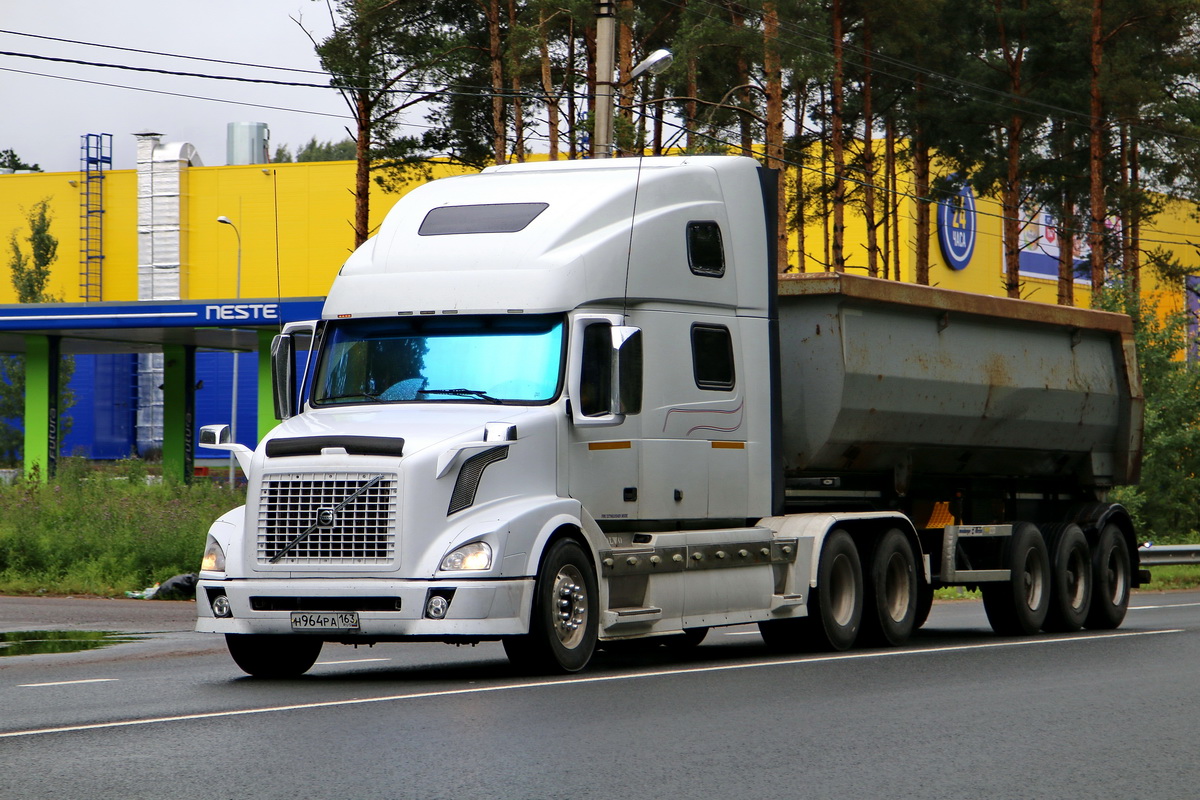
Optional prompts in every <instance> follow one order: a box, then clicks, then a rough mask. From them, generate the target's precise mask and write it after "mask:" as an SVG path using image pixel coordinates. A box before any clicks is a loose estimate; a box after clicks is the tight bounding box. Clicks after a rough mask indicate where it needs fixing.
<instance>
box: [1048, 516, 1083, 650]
mask: <svg viewBox="0 0 1200 800" xmlns="http://www.w3.org/2000/svg"><path fill="white" fill-rule="evenodd" d="M1043 535H1044V536H1045V538H1046V547H1047V548H1048V549H1049V551H1050V609H1049V610H1048V611H1047V612H1046V623H1045V624H1044V625H1042V628H1043V629H1044V630H1047V631H1054V632H1061V633H1070V632H1071V631H1077V630H1079V629H1080V628H1082V627H1083V623H1084V621H1085V620H1086V619H1087V616H1088V609H1089V608H1090V607H1091V602H1092V552H1091V549H1090V548H1089V547H1088V543H1087V537H1086V536H1084V535H1083V529H1082V528H1080V527H1079V526H1078V525H1076V524H1074V523H1067V524H1064V525H1053V526H1049V527H1047V528H1046V529H1045V530H1044V531H1043Z"/></svg>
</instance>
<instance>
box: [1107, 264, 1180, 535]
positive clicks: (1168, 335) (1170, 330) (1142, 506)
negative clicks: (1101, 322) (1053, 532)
mask: <svg viewBox="0 0 1200 800" xmlns="http://www.w3.org/2000/svg"><path fill="white" fill-rule="evenodd" d="M1162 258H1163V257H1162V254H1161V253H1160V254H1157V255H1156V259H1155V260H1158V259H1162ZM1179 267H1180V265H1178V264H1171V263H1169V262H1168V261H1166V260H1165V259H1163V261H1162V263H1161V268H1162V270H1163V271H1164V272H1165V271H1170V270H1174V271H1176V272H1178V271H1179ZM1100 305H1101V306H1103V307H1105V308H1108V309H1109V310H1114V311H1122V312H1125V313H1128V314H1130V315H1132V316H1133V317H1134V320H1135V327H1134V338H1135V341H1136V344H1137V352H1138V365H1139V368H1140V369H1141V373H1142V391H1143V393H1144V394H1145V398H1146V407H1145V426H1144V429H1143V430H1144V432H1143V441H1142V450H1143V457H1142V475H1141V481H1140V482H1139V483H1138V484H1137V485H1136V486H1123V487H1120V488H1119V489H1118V490H1116V491H1115V492H1114V495H1115V498H1114V499H1116V500H1117V501H1118V502H1121V503H1124V504H1125V505H1126V506H1127V507H1128V508H1129V509H1130V510H1131V512H1132V513H1133V514H1134V518H1135V519H1136V521H1137V522H1138V527H1139V529H1140V530H1141V531H1142V535H1143V536H1145V537H1147V538H1150V539H1152V540H1153V541H1156V542H1160V543H1169V542H1189V541H1197V540H1198V539H1197V537H1198V536H1200V504H1197V503H1196V497H1197V496H1198V494H1200V367H1198V365H1197V363H1196V360H1195V358H1194V357H1193V358H1191V359H1189V358H1187V357H1185V356H1186V355H1187V354H1188V352H1189V351H1191V352H1192V353H1193V355H1194V352H1195V347H1196V340H1195V338H1194V336H1193V335H1192V334H1191V332H1190V331H1189V327H1190V325H1189V322H1191V320H1189V315H1188V314H1187V313H1186V312H1182V311H1181V312H1178V313H1175V314H1168V315H1160V314H1159V313H1157V311H1158V310H1157V308H1156V307H1155V306H1154V304H1152V303H1148V302H1145V301H1143V300H1142V299H1141V298H1139V297H1137V296H1136V295H1133V294H1131V293H1129V292H1126V291H1124V288H1123V287H1121V286H1120V285H1117V286H1115V287H1113V288H1111V289H1110V290H1108V291H1107V292H1105V293H1104V294H1103V295H1102V297H1101V301H1100Z"/></svg>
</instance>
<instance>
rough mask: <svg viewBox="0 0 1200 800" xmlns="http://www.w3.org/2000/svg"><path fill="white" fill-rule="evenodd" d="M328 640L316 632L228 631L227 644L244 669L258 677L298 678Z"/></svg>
mask: <svg viewBox="0 0 1200 800" xmlns="http://www.w3.org/2000/svg"><path fill="white" fill-rule="evenodd" d="M323 644H324V642H322V641H321V640H320V639H317V638H315V637H312V636H288V635H286V634H259V633H227V634H225V646H226V647H228V648H229V655H231V656H233V660H234V663H236V664H237V665H238V666H239V667H241V669H242V672H245V673H246V674H247V675H252V676H254V677H255V678H295V677H298V676H300V675H303V674H304V673H306V672H308V670H309V669H310V668H312V665H313V664H315V663H316V662H317V656H319V655H321V647H322V645H323Z"/></svg>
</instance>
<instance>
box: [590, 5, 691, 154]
mask: <svg viewBox="0 0 1200 800" xmlns="http://www.w3.org/2000/svg"><path fill="white" fill-rule="evenodd" d="M616 35H617V15H616V9H615V7H614V4H613V3H612V2H611V0H599V1H598V2H597V3H596V118H595V131H594V137H593V138H594V139H595V144H594V146H593V147H592V156H593V157H594V158H609V157H611V156H612V149H613V110H614V102H613V90H614V88H616V87H617V86H624V85H625V83H628V82H629V81H632V80H634V79H636V78H638V77H640V76H641V75H642V74H643V73H646V72H649V73H650V74H651V75H657V74H659V73H660V72H662V71H663V70H664V69H666V68H667V67H669V66H671V62H672V61H673V60H674V56H672V55H671V51H670V50H655V51H654V52H653V53H651V54H650V55H649V56H647V57H646V58H644V59H642V61H640V62H639V63H638V65H637V66H636V67H634V68H633V70H632V71H631V72H630V73H629V78H628V80H626V81H624V82H622V83H619V84H618V83H617V82H615V81H613V79H612V77H613V70H614V69H615V68H616V66H615V64H616V52H615V44H616Z"/></svg>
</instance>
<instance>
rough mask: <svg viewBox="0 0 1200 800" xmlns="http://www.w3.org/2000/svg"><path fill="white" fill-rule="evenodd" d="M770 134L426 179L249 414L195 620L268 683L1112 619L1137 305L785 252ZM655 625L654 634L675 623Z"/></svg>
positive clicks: (209, 434)
mask: <svg viewBox="0 0 1200 800" xmlns="http://www.w3.org/2000/svg"><path fill="white" fill-rule="evenodd" d="M773 175H774V173H772V172H770V171H768V170H765V169H761V168H760V167H759V166H758V164H757V163H756V162H755V161H753V160H750V159H746V158H736V157H713V156H708V157H686V158H648V159H616V160H605V161H582V162H580V161H575V162H554V163H529V164H512V165H506V166H500V167H494V168H491V169H487V170H484V171H483V172H482V173H481V174H479V175H471V176H464V177H455V178H447V179H442V180H437V181H433V182H430V183H428V184H426V185H423V186H421V187H419V188H417V189H415V190H414V191H412V192H411V193H409V194H407V195H406V196H404V197H403V198H402V199H401V200H400V201H399V202H398V203H397V204H396V206H395V207H394V209H393V210H392V211H391V212H390V213H389V214H388V216H387V218H386V220H385V221H384V223H383V225H382V227H381V228H380V230H379V233H378V235H376V236H375V237H373V238H372V239H371V240H369V241H368V242H367V243H366V244H364V245H363V246H362V247H361V248H359V249H358V250H357V251H356V252H354V253H353V254H352V255H351V256H350V258H349V260H347V262H346V264H345V265H344V266H343V267H342V269H341V271H340V272H339V274H338V276H337V278H336V280H335V281H334V283H333V286H332V288H331V290H330V292H329V296H328V298H327V300H326V302H325V306H324V311H323V313H322V318H321V319H320V320H317V321H314V322H312V323H305V324H303V325H299V324H293V325H290V326H289V327H288V328H286V329H285V330H284V331H283V332H282V333H281V334H280V335H279V336H278V337H277V338H276V341H275V345H274V348H273V354H272V358H273V363H274V367H275V376H274V385H275V396H276V409H277V412H278V415H279V417H280V418H281V419H283V420H284V421H283V423H282V424H281V425H279V426H278V427H277V428H276V429H275V430H274V431H272V432H271V434H270V435H268V436H267V437H266V438H265V439H264V440H263V441H262V442H261V443H260V444H259V445H258V447H257V449H255V450H254V451H250V450H249V449H248V448H246V447H243V446H240V445H237V444H233V443H230V442H229V437H228V429H227V427H226V426H206V427H205V428H204V429H203V430H202V432H201V441H202V443H204V444H206V445H207V446H210V447H214V448H216V449H225V450H229V451H232V452H234V453H235V454H236V455H237V457H238V458H239V460H240V462H241V465H242V468H243V469H244V471H245V473H246V475H247V478H248V485H247V502H246V505H245V506H244V507H241V508H238V509H235V510H233V511H231V512H229V513H227V514H225V515H224V516H223V517H221V518H220V519H219V520H217V521H216V522H215V523H214V524H213V526H212V528H211V530H210V535H209V537H208V541H207V546H206V550H205V554H204V561H203V565H202V570H201V573H200V581H199V588H198V594H197V600H198V602H197V608H198V612H199V619H198V624H197V630H199V631H206V632H211V633H220V634H224V635H225V636H226V640H227V643H228V647H229V650H230V653H231V655H232V656H233V658H234V660H235V661H236V662H237V664H238V666H240V667H241V668H242V669H243V670H245V671H246V672H247V673H249V674H251V675H257V676H290V675H297V674H301V673H303V672H305V671H306V670H308V669H309V668H310V667H311V666H312V664H313V663H314V661H315V659H316V658H317V655H318V653H319V652H320V650H321V648H322V644H323V642H341V643H344V644H374V643H376V642H396V641H431V640H436V641H445V642H451V643H459V644H462V643H474V642H480V641H488V640H500V641H502V642H503V644H504V648H505V651H506V653H507V654H508V656H509V658H510V659H511V660H512V661H513V662H514V663H516V664H517V665H519V666H520V667H522V668H525V669H534V670H540V671H565V672H570V671H575V670H580V669H583V668H584V667H585V666H586V665H587V664H588V662H589V661H590V660H591V658H592V656H593V653H594V651H595V649H596V648H597V647H606V646H615V645H616V643H620V642H625V641H630V640H636V639H644V640H648V643H663V644H671V645H688V644H695V643H696V642H698V641H700V639H702V638H703V636H704V634H705V632H706V631H707V630H708V629H709V628H713V627H718V626H725V625H738V624H746V623H757V625H758V627H759V629H760V631H761V633H762V636H763V639H764V640H765V642H766V643H767V645H768V646H770V647H772V648H776V649H780V650H790V649H800V648H811V647H818V648H826V649H845V648H849V647H851V646H853V645H855V644H856V643H858V644H866V645H879V646H889V645H890V646H895V645H901V644H903V643H904V642H905V641H906V640H907V639H908V638H909V636H910V635H911V634H912V633H913V631H914V630H915V629H917V628H918V627H920V625H922V624H923V622H924V621H925V618H926V616H927V614H928V613H929V609H930V604H931V602H932V595H933V590H934V589H935V588H936V587H939V586H947V585H967V586H978V587H980V588H981V589H982V593H983V598H984V603H985V607H986V611H987V615H988V618H989V620H990V622H991V624H992V626H993V627H994V628H995V629H996V630H997V631H998V632H1000V633H1003V634H1007V635H1022V634H1032V633H1035V632H1037V631H1039V630H1042V629H1046V630H1076V629H1079V628H1081V627H1084V626H1087V627H1092V628H1115V627H1117V626H1118V625H1120V624H1121V622H1122V620H1123V618H1124V615H1125V611H1126V608H1127V604H1128V599H1129V591H1130V588H1131V587H1132V586H1135V585H1137V583H1138V582H1139V581H1140V580H1144V579H1145V577H1146V573H1145V572H1144V571H1142V570H1140V569H1139V564H1138V561H1137V549H1136V547H1135V546H1134V543H1135V541H1136V539H1135V532H1134V529H1133V525H1132V523H1131V520H1130V517H1129V515H1128V514H1127V513H1126V511H1125V510H1124V509H1123V508H1122V507H1121V506H1119V505H1116V504H1112V503H1109V502H1106V499H1105V498H1106V493H1107V491H1108V489H1109V488H1110V487H1112V486H1115V485H1119V484H1124V483H1130V482H1133V481H1135V480H1136V479H1137V473H1138V468H1139V457H1140V446H1141V410H1142V397H1141V389H1140V384H1139V378H1138V373H1137V367H1136V362H1135V359H1134V351H1133V344H1132V336H1131V327H1130V322H1129V320H1128V319H1127V318H1126V317H1122V316H1119V315H1114V314H1107V313H1102V312H1096V311H1088V310H1080V309H1071V308H1059V307H1054V306H1047V305H1042V304H1036V303H1030V302H1024V301H1019V300H1008V299H1000V298H994V297H983V296H975V295H968V294H964V293H958V292H950V291H945V290H940V289H934V288H929V287H924V286H915V285H910V284H901V283H897V282H891V281H882V280H875V279H869V278H863V277H855V276H851V275H848V274H839V273H820V274H810V275H778V274H777V272H776V267H775V265H774V264H773V263H772V257H771V253H772V247H771V245H770V242H771V241H772V237H773V235H774V232H773V230H772V219H773V215H772V214H770V213H768V212H767V211H766V209H773V208H774V207H775V206H774V202H775V201H774V192H775V191H776V189H775V187H774V178H773ZM650 640H652V641H650Z"/></svg>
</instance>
